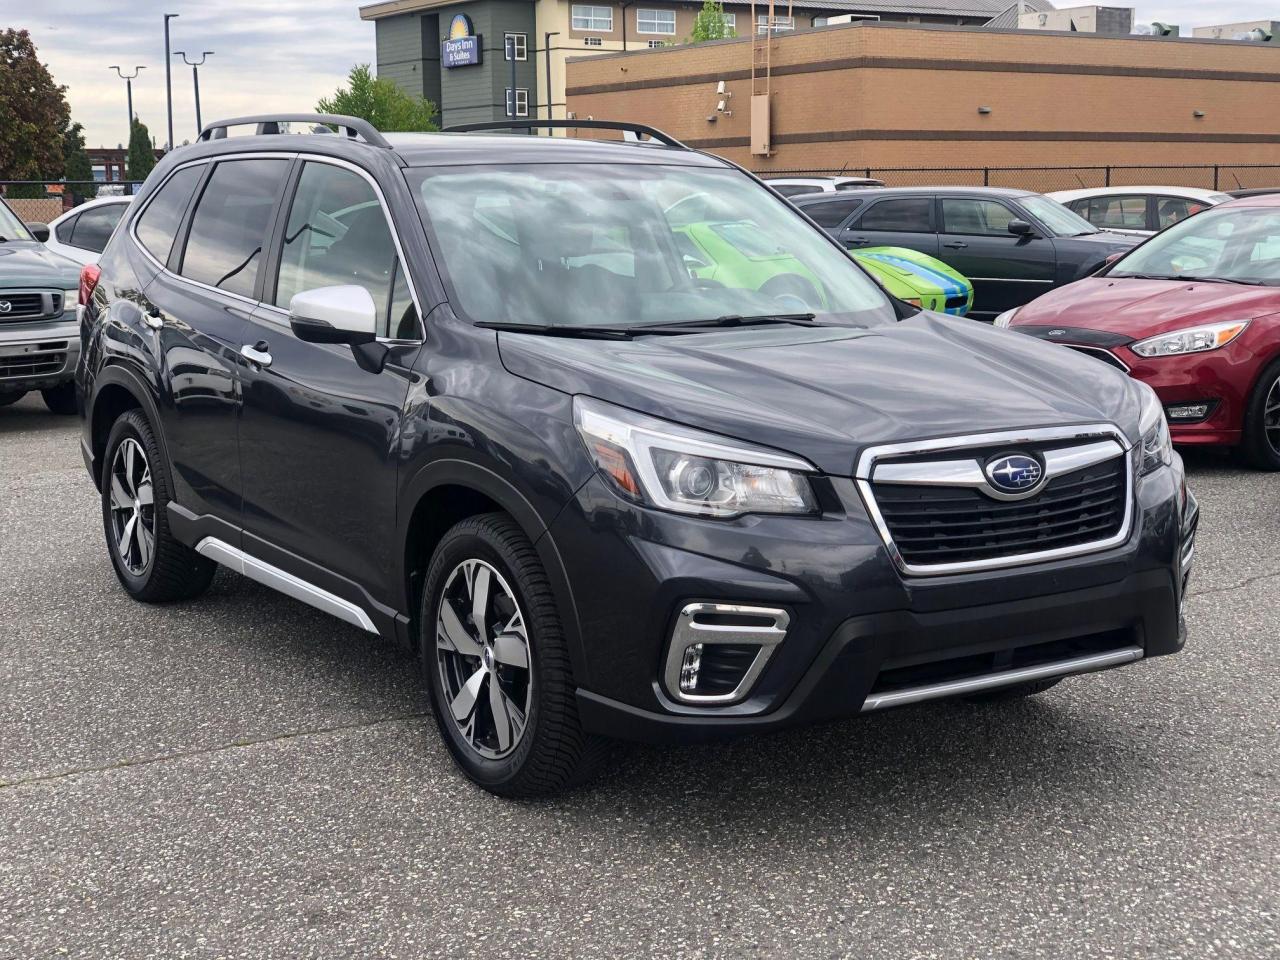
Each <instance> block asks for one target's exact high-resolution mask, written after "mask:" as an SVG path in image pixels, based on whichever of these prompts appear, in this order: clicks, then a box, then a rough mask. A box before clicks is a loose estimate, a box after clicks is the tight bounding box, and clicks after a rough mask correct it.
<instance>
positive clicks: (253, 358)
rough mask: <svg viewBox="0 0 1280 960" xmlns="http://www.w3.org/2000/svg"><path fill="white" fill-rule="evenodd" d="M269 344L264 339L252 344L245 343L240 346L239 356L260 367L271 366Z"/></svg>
mask: <svg viewBox="0 0 1280 960" xmlns="http://www.w3.org/2000/svg"><path fill="white" fill-rule="evenodd" d="M270 350H271V345H270V344H269V343H267V341H265V340H259V341H258V342H257V343H255V344H254V345H253V346H249V344H247V343H246V344H245V345H244V346H243V347H241V348H240V356H242V357H244V358H245V359H246V360H248V361H249V362H250V363H256V364H257V365H258V366H260V367H269V366H271V354H270V352H269V351H270Z"/></svg>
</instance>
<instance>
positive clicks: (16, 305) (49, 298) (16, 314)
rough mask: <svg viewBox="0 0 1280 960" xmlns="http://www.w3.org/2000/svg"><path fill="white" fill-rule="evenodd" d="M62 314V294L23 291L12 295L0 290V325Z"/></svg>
mask: <svg viewBox="0 0 1280 960" xmlns="http://www.w3.org/2000/svg"><path fill="white" fill-rule="evenodd" d="M6 304H7V305H8V306H6ZM61 312H62V294H60V293H52V292H49V293H41V292H39V291H32V290H23V291H21V292H18V291H15V292H12V293H9V292H6V291H4V290H0V323H12V322H15V321H19V320H24V321H25V320H40V319H43V318H45V317H53V316H56V315H57V314H59V313H61Z"/></svg>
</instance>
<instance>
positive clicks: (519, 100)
mask: <svg viewBox="0 0 1280 960" xmlns="http://www.w3.org/2000/svg"><path fill="white" fill-rule="evenodd" d="M528 115H529V91H528V90H527V89H526V88H524V87H517V88H516V112H515V113H514V114H513V113H512V112H511V88H510V87H507V116H508V117H512V116H515V117H527V116H528Z"/></svg>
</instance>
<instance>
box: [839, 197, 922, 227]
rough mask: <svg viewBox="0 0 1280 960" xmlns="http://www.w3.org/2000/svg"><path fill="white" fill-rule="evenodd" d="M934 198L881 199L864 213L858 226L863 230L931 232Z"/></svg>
mask: <svg viewBox="0 0 1280 960" xmlns="http://www.w3.org/2000/svg"><path fill="white" fill-rule="evenodd" d="M932 210H933V200H932V199H931V198H930V197H904V198H902V199H901V200H881V201H880V202H879V203H877V204H876V205H875V206H873V207H872V208H871V209H870V210H868V211H867V212H866V213H864V214H863V215H862V219H861V220H859V221H858V226H859V227H861V228H862V229H863V230H897V231H899V232H902V233H930V232H932V230H933V218H932V216H931V211H932Z"/></svg>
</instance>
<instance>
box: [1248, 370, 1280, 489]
mask: <svg viewBox="0 0 1280 960" xmlns="http://www.w3.org/2000/svg"><path fill="white" fill-rule="evenodd" d="M1240 446H1241V452H1242V453H1243V454H1244V458H1245V460H1246V461H1248V463H1249V465H1250V466H1252V467H1254V468H1256V469H1258V470H1280V360H1276V361H1275V362H1273V363H1271V364H1269V365H1268V366H1267V369H1265V370H1264V371H1262V376H1261V377H1259V378H1258V382H1257V383H1256V384H1254V387H1253V392H1252V393H1250V394H1249V405H1248V406H1247V407H1246V408H1245V413H1244V436H1243V437H1242V440H1241V445H1240Z"/></svg>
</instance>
